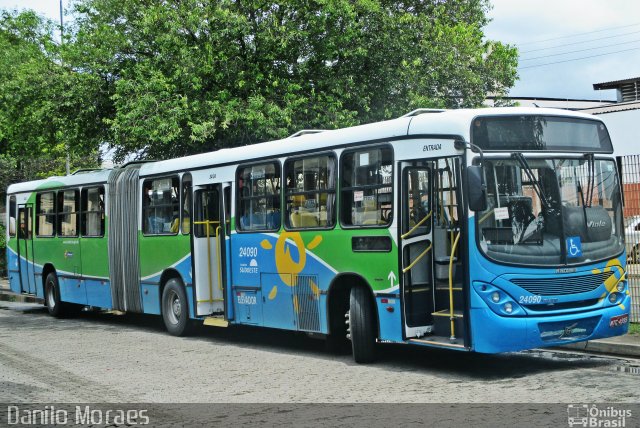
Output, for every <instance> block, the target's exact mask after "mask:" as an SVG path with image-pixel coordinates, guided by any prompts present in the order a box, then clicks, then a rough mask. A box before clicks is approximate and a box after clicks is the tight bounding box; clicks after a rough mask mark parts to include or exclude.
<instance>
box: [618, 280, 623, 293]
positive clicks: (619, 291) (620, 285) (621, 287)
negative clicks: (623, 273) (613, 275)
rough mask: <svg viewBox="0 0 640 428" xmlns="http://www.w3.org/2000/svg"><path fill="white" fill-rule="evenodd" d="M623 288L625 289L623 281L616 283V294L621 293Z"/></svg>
mask: <svg viewBox="0 0 640 428" xmlns="http://www.w3.org/2000/svg"><path fill="white" fill-rule="evenodd" d="M624 287H625V283H624V281H618V283H617V284H616V291H617V292H618V293H622V292H623V291H624Z"/></svg>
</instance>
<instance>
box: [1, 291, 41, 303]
mask: <svg viewBox="0 0 640 428" xmlns="http://www.w3.org/2000/svg"><path fill="white" fill-rule="evenodd" d="M1 301H5V302H6V301H9V302H17V303H42V304H44V299H41V298H40V297H34V296H25V295H24V294H17V293H14V292H13V291H11V290H8V289H6V288H0V302H1Z"/></svg>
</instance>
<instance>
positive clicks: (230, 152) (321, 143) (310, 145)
mask: <svg viewBox="0 0 640 428" xmlns="http://www.w3.org/2000/svg"><path fill="white" fill-rule="evenodd" d="M502 115H504V116H512V115H549V116H564V117H575V118H582V119H592V120H598V121H599V119H598V118H596V117H594V116H591V115H588V114H583V113H576V112H573V111H569V110H559V109H549V108H533V107H507V108H505V107H494V108H481V109H458V110H444V111H436V110H432V111H428V112H425V113H418V114H416V115H414V116H403V117H400V118H398V119H392V120H387V121H383V122H376V123H370V124H366V125H359V126H353V127H349V128H342V129H336V130H328V131H323V132H316V133H303V134H302V135H300V136H297V137H293V138H284V139H281V140H275V141H268V142H263V143H257V144H251V145H247V146H241V147H234V148H227V149H221V150H217V151H214V152H208V153H201V154H197V155H191V156H185V157H181V158H175V159H169V160H163V161H157V162H148V163H145V164H143V165H142V167H141V168H140V177H145V176H151V175H157V174H163V173H167V172H174V171H183V170H191V169H199V168H204V167H207V166H215V165H224V164H234V163H242V162H245V161H247V160H249V159H262V158H275V157H280V156H285V155H290V154H295V153H304V152H308V151H319V150H323V149H327V150H328V149H330V148H333V147H344V146H348V145H357V144H359V143H363V142H368V141H385V140H392V139H396V138H401V137H405V138H406V137H411V136H412V135H415V136H430V135H431V136H436V137H442V136H450V137H452V138H463V139H464V140H465V141H469V139H470V135H469V134H470V124H471V121H472V120H473V119H474V118H476V117H478V116H502ZM110 171H111V170H100V171H95V172H86V173H84V172H83V173H80V174H76V175H70V176H65V177H50V178H47V179H45V180H38V181H31V182H27V183H19V184H13V185H11V186H9V188H8V189H7V193H19V192H22V191H32V190H35V189H38V188H42V187H49V186H48V185H49V184H50V185H51V187H61V186H73V185H85V184H91V183H103V182H106V181H107V179H108V177H109V173H110Z"/></svg>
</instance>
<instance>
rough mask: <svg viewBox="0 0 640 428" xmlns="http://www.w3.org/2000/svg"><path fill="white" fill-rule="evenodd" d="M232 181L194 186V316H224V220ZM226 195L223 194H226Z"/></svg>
mask: <svg viewBox="0 0 640 428" xmlns="http://www.w3.org/2000/svg"><path fill="white" fill-rule="evenodd" d="M230 189H231V183H219V184H211V185H206V186H196V187H195V188H194V212H195V221H194V223H193V232H194V233H193V261H194V274H195V277H194V280H195V290H196V297H195V298H196V304H197V305H196V315H197V316H206V315H223V314H224V315H226V313H225V298H226V292H225V284H226V277H227V268H226V265H227V261H226V259H227V257H226V252H227V248H226V247H227V246H226V239H225V238H226V236H227V234H228V227H227V223H228V221H229V210H228V209H227V208H225V207H227V206H228V204H229V203H230V200H229V196H230ZM225 196H226V197H225Z"/></svg>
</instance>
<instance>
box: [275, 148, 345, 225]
mask: <svg viewBox="0 0 640 428" xmlns="http://www.w3.org/2000/svg"><path fill="white" fill-rule="evenodd" d="M335 170H336V162H335V158H334V157H333V156H328V155H323V156H314V157H307V158H302V159H289V160H287V162H286V163H285V171H286V176H287V189H286V196H285V200H286V210H287V211H286V215H285V224H286V226H287V227H288V228H291V229H298V228H299V229H305V228H331V227H333V226H334V224H335V215H334V210H335V179H336V173H335Z"/></svg>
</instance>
